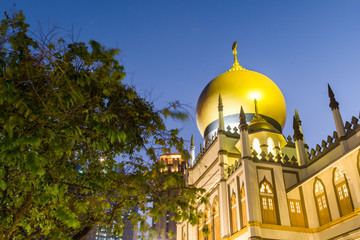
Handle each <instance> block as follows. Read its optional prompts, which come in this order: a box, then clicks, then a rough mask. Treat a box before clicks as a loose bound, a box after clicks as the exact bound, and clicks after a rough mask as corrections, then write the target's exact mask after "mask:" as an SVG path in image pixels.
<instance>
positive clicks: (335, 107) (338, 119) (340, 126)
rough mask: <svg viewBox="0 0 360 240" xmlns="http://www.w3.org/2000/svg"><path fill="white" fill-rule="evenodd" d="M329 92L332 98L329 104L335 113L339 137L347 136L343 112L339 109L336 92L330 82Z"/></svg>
mask: <svg viewBox="0 0 360 240" xmlns="http://www.w3.org/2000/svg"><path fill="white" fill-rule="evenodd" d="M328 92H329V98H330V104H329V106H330V108H331V111H332V113H333V115H334V120H335V126H336V131H337V134H338V137H339V138H341V137H343V136H345V128H344V123H343V120H342V118H341V114H340V110H339V103H338V102H337V101H336V99H335V95H334V92H333V91H332V89H331V87H330V85H329V84H328Z"/></svg>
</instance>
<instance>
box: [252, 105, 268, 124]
mask: <svg viewBox="0 0 360 240" xmlns="http://www.w3.org/2000/svg"><path fill="white" fill-rule="evenodd" d="M254 104H255V116H254V118H253V119H252V120H251V122H250V123H256V122H266V120H265V119H263V118H262V117H261V116H260V115H259V110H258V107H257V100H256V99H254Z"/></svg>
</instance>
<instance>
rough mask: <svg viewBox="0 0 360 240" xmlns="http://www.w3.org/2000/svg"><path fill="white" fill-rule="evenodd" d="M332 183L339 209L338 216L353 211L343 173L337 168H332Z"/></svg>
mask: <svg viewBox="0 0 360 240" xmlns="http://www.w3.org/2000/svg"><path fill="white" fill-rule="evenodd" d="M333 185H334V190H335V195H336V200H337V203H338V207H339V209H340V216H344V215H346V214H348V213H351V212H353V211H354V206H353V204H352V201H351V194H350V189H349V185H348V183H347V179H346V176H345V173H342V172H341V171H340V169H339V168H334V171H333Z"/></svg>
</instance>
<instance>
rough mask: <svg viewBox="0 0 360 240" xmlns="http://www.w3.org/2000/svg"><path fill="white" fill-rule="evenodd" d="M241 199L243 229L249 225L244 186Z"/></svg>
mask: <svg viewBox="0 0 360 240" xmlns="http://www.w3.org/2000/svg"><path fill="white" fill-rule="evenodd" d="M240 199H241V221H242V227H245V226H246V225H247V223H248V222H247V212H246V198H245V186H244V185H243V186H242V188H241V191H240Z"/></svg>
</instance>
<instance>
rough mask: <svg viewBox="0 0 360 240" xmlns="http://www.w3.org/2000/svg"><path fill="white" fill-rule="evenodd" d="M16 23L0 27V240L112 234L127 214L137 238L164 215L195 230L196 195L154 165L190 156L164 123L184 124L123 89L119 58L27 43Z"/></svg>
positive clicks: (79, 47) (20, 22) (97, 50)
mask: <svg viewBox="0 0 360 240" xmlns="http://www.w3.org/2000/svg"><path fill="white" fill-rule="evenodd" d="M24 20H25V17H24V15H23V14H22V12H19V13H15V14H14V15H13V16H9V15H8V14H6V13H5V18H4V19H3V20H1V25H0V35H1V38H0V48H1V51H0V222H1V224H0V238H1V239H32V238H42V239H81V238H82V237H83V236H85V235H86V234H87V233H88V232H89V231H90V230H91V229H92V228H93V227H94V226H95V225H98V224H100V225H102V226H106V225H112V224H113V223H114V222H116V225H115V226H114V231H115V232H116V233H118V234H121V232H122V228H123V222H122V221H121V219H122V216H123V215H124V214H126V213H129V212H130V210H131V209H134V208H138V209H139V212H134V211H133V212H131V213H130V215H129V216H128V218H129V219H130V221H131V222H133V223H134V224H135V223H136V224H137V223H140V228H141V230H142V231H147V230H148V228H149V226H148V225H147V224H146V221H145V220H146V219H147V218H148V217H154V219H157V218H158V217H159V216H162V215H164V213H165V212H166V211H168V210H170V211H172V212H174V213H176V215H175V219H176V220H184V219H190V221H191V223H193V224H195V223H196V222H197V219H198V217H197V214H196V206H197V203H198V201H199V200H200V199H199V194H200V193H202V190H199V189H196V188H193V187H191V186H186V185H185V183H184V180H183V178H182V176H181V174H180V173H167V174H163V173H161V170H162V169H163V167H164V166H162V165H161V164H157V159H158V155H159V153H167V152H170V150H171V149H177V150H178V151H179V152H180V153H181V154H182V155H183V157H184V158H185V159H187V158H188V156H189V154H188V153H187V151H185V150H184V146H183V144H184V141H183V139H181V138H179V137H178V130H167V129H166V127H165V124H164V121H163V118H164V117H166V116H171V117H175V118H181V119H184V118H186V115H184V113H183V112H181V111H179V110H178V109H179V108H177V107H178V105H177V104H172V105H171V106H170V107H171V108H168V109H163V110H157V109H156V108H155V107H154V105H153V104H152V103H151V102H148V101H147V100H146V99H144V98H142V97H141V96H139V95H138V93H137V92H136V90H135V89H134V87H132V86H129V85H126V84H124V83H122V81H121V80H122V79H123V78H124V76H125V72H124V68H123V66H121V65H120V64H119V62H118V61H117V60H116V55H117V54H118V52H119V50H118V49H105V48H104V47H102V46H101V45H100V44H99V43H97V42H95V41H91V42H90V44H89V46H88V45H86V44H85V43H82V42H73V43H70V44H67V43H66V42H65V41H64V40H63V39H56V38H55V37H54V36H52V34H51V33H49V34H48V35H45V37H43V38H41V37H38V36H34V35H32V34H31V33H29V32H28V27H29V25H28V24H26V23H25V22H24ZM154 203H156V204H154ZM152 206H156V207H152Z"/></svg>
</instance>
